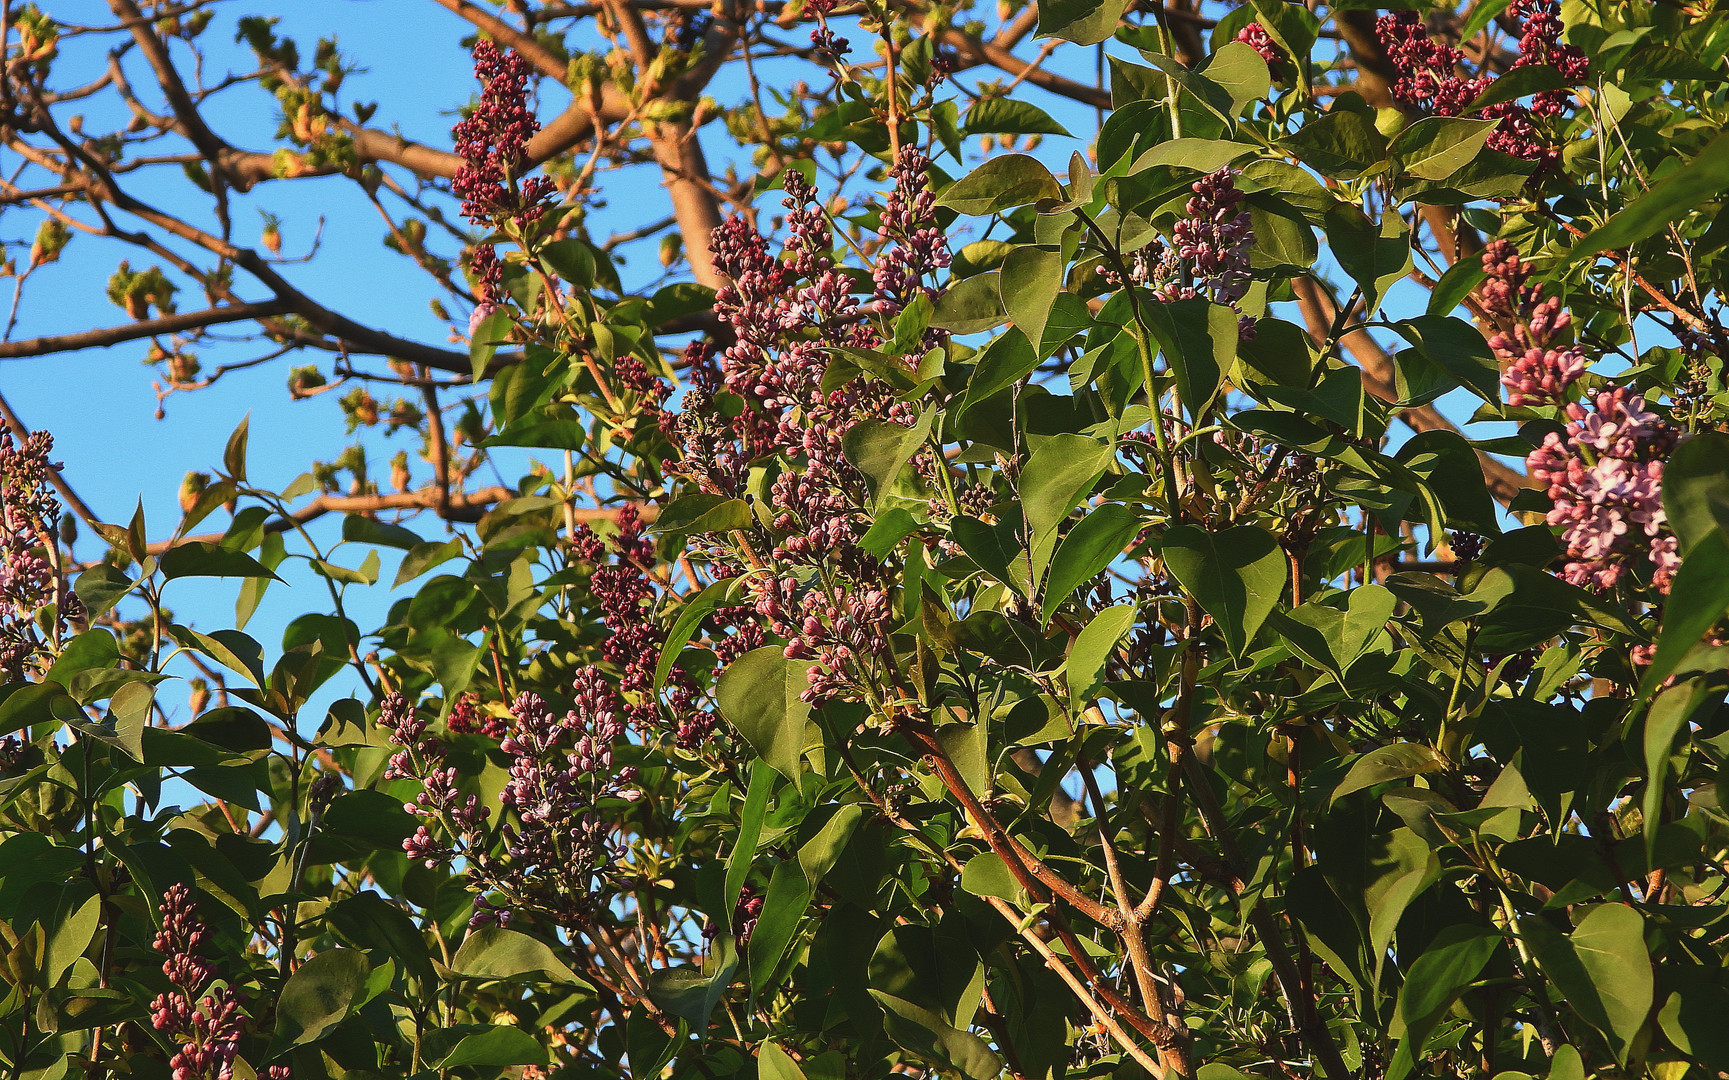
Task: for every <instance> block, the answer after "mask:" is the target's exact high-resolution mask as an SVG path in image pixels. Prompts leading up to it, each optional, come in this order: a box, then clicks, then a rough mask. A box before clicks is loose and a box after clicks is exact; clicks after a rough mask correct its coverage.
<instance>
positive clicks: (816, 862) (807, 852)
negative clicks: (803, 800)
mask: <svg viewBox="0 0 1729 1080" xmlns="http://www.w3.org/2000/svg"><path fill="white" fill-rule="evenodd" d="M864 817H865V814H864V807H862V806H860V805H859V804H858V803H842V804H841V806H840V807H839V808H837V809H836V810H835V812H834V815H833V816H832V817H830V818H829V819H828V821H827V822H825V823H824V824H823V827H822V828H821V829H820V830H818V832H817V834H816V835H815V836H813V837H811V838H810V839H809V840H806V841H805V842H804V843H803V844H801V845H800V846H799V849H798V865H799V868H800V869H802V870H803V871H804V876H805V880H806V881H807V882H809V884H810V887H811V889H812V890H814V889H815V888H816V887H817V883H818V882H820V881H822V879H823V878H824V877H825V876H827V874H828V872H829V871H830V870H832V869H834V864H835V863H836V862H839V861H840V857H841V852H842V851H844V850H845V849H846V845H847V841H849V840H851V839H852V834H853V833H854V832H856V831H857V830H858V827H859V823H860V822H862V821H863V820H864Z"/></svg>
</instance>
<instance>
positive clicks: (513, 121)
mask: <svg viewBox="0 0 1729 1080" xmlns="http://www.w3.org/2000/svg"><path fill="white" fill-rule="evenodd" d="M531 71H532V69H531V68H530V66H529V63H528V61H527V60H524V59H523V58H522V57H521V56H519V55H518V54H517V53H515V52H513V51H510V50H506V49H500V48H499V47H498V46H497V45H495V44H493V43H492V42H491V41H488V40H486V39H485V38H482V39H481V40H479V41H477V42H476V43H475V46H474V75H475V78H477V79H479V80H480V84H481V91H480V101H479V103H478V104H476V105H475V107H474V109H473V111H472V112H470V113H469V114H468V115H467V116H466V117H464V118H463V119H462V120H460V121H458V122H457V124H456V126H455V127H453V128H452V129H451V135H452V136H453V137H454V139H455V142H456V153H457V154H458V155H459V156H460V157H461V158H462V164H461V165H459V166H457V169H456V174H455V175H454V176H453V177H452V178H451V181H450V188H451V191H453V192H454V193H455V194H456V195H457V196H458V197H459V198H461V199H462V213H463V216H464V217H466V218H468V220H469V221H470V222H472V223H474V224H475V225H480V226H484V227H486V228H498V227H500V226H502V225H505V224H507V223H513V224H515V225H517V226H519V227H523V228H527V227H529V226H532V225H533V224H535V223H536V222H537V221H539V220H540V218H541V216H542V215H543V214H545V212H546V207H547V197H548V196H549V195H551V194H552V190H553V184H552V181H551V180H550V179H548V178H547V177H544V176H535V177H527V176H524V175H523V173H524V172H526V171H527V169H528V168H530V167H531V162H530V160H529V155H528V140H529V139H530V138H532V137H533V136H534V133H535V132H537V131H539V130H540V121H539V120H537V119H535V116H534V112H533V111H532V110H531V109H530V108H529V107H528V77H529V74H530V72H531ZM468 262H469V272H470V275H471V277H472V278H473V280H474V291H475V296H476V297H477V298H478V300H479V303H478V304H477V305H476V306H475V309H474V312H473V313H472V314H471V315H470V316H469V321H468V333H469V336H470V337H472V336H473V335H474V333H475V331H476V330H477V329H478V328H479V326H480V323H481V321H482V320H483V319H485V318H486V316H487V315H490V314H491V313H492V312H493V311H494V310H496V308H497V306H498V305H499V304H501V303H502V302H503V300H504V289H503V282H504V264H503V263H502V262H500V261H499V259H498V253H497V251H495V250H494V248H493V246H492V245H491V244H481V245H479V246H477V247H476V248H475V249H474V251H473V252H472V253H471V254H470V255H469V259H468Z"/></svg>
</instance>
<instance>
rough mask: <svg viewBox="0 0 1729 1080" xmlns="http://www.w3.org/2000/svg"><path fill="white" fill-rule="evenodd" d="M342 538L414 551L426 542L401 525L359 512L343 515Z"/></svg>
mask: <svg viewBox="0 0 1729 1080" xmlns="http://www.w3.org/2000/svg"><path fill="white" fill-rule="evenodd" d="M342 538H343V539H344V540H353V541H355V542H357V543H362V544H378V545H380V546H381V547H392V548H401V549H402V550H403V551H413V550H414V549H415V548H417V547H419V546H420V545H421V544H422V543H424V541H423V540H421V539H420V537H418V536H416V535H415V534H414V533H413V532H412V531H410V530H408V529H405V528H403V527H402V526H401V525H392V524H391V523H390V522H388V521H375V520H373V519H372V518H369V517H362V516H361V515H359V514H348V515H345V516H344V517H343V519H342Z"/></svg>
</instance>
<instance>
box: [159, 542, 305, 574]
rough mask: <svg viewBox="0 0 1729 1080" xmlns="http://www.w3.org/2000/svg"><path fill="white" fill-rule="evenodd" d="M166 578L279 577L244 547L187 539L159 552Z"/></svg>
mask: <svg viewBox="0 0 1729 1080" xmlns="http://www.w3.org/2000/svg"><path fill="white" fill-rule="evenodd" d="M159 565H160V566H161V567H162V576H163V577H164V578H166V579H168V580H173V579H174V578H183V577H261V578H270V579H272V580H275V581H281V580H282V579H281V578H279V577H277V576H276V575H275V574H273V573H271V572H270V571H269V570H267V569H265V568H264V565H263V564H262V563H260V562H259V561H258V560H257V559H254V558H253V557H252V556H250V555H248V554H246V553H245V552H243V551H230V550H229V549H227V548H225V547H223V546H222V545H220V544H212V543H209V542H207V541H204V540H188V541H186V542H185V543H181V544H176V545H174V546H173V547H171V548H169V549H168V550H167V551H165V552H163V553H162V559H161V561H160V563H159Z"/></svg>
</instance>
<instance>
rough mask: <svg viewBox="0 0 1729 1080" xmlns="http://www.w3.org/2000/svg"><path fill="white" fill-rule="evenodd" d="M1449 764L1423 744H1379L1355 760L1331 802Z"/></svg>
mask: <svg viewBox="0 0 1729 1080" xmlns="http://www.w3.org/2000/svg"><path fill="white" fill-rule="evenodd" d="M1446 767H1447V761H1446V759H1445V758H1443V757H1442V756H1441V755H1440V754H1438V753H1436V752H1435V751H1434V749H1433V748H1431V747H1428V746H1425V745H1423V744H1422V743H1393V744H1392V745H1390V746H1378V747H1376V748H1375V749H1373V750H1371V751H1369V752H1368V753H1366V754H1364V755H1362V756H1361V757H1359V758H1357V760H1356V761H1355V762H1353V763H1352V765H1351V771H1350V772H1348V773H1346V774H1345V778H1344V779H1343V780H1341V781H1339V785H1338V786H1337V787H1335V788H1334V789H1333V795H1332V801H1334V802H1337V801H1338V800H1340V799H1342V798H1344V797H1345V796H1346V795H1349V794H1351V793H1352V792H1356V791H1362V790H1363V789H1364V788H1368V787H1373V786H1375V785H1376V784H1384V783H1386V782H1387V781H1389V780H1402V779H1404V778H1405V777H1407V776H1417V775H1420V774H1422V773H1432V772H1440V771H1441V770H1442V769H1445V768H1446Z"/></svg>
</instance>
